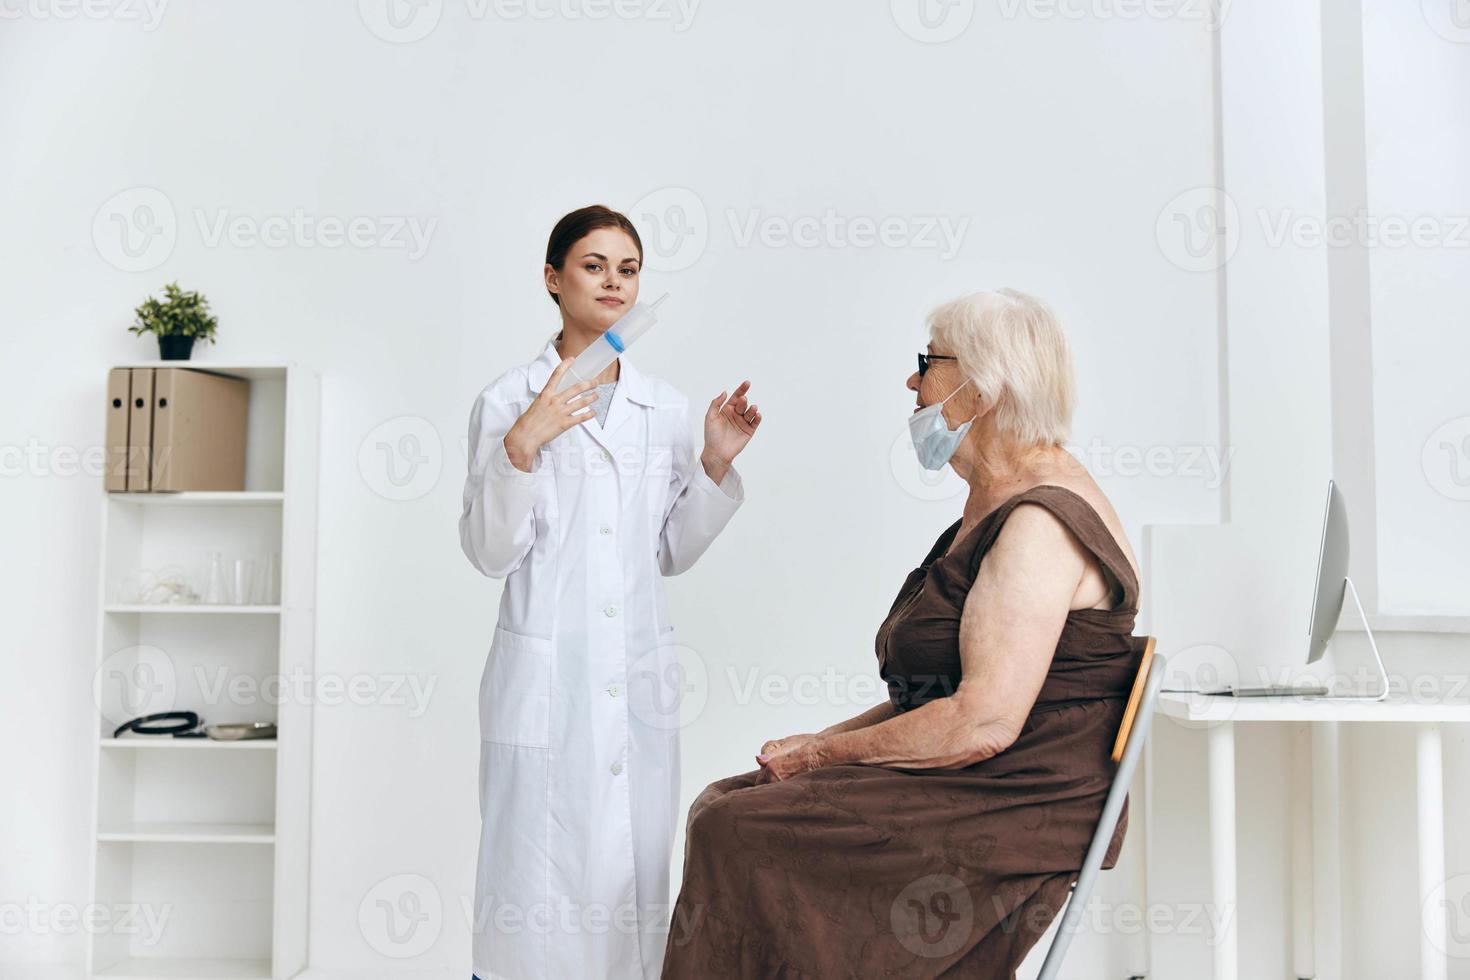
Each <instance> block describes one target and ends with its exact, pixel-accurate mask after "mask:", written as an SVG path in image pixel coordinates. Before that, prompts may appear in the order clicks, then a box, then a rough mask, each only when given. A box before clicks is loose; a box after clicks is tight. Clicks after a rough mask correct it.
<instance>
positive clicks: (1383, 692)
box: [1313, 578, 1388, 701]
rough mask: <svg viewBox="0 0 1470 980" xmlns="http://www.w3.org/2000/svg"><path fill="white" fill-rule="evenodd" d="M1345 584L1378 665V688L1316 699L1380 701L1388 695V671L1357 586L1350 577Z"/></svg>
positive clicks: (1345, 580) (1319, 696) (1317, 699)
mask: <svg viewBox="0 0 1470 980" xmlns="http://www.w3.org/2000/svg"><path fill="white" fill-rule="evenodd" d="M1343 581H1344V582H1345V583H1346V584H1347V590H1348V594H1349V595H1351V596H1352V597H1353V605H1355V606H1357V607H1358V618H1359V619H1360V620H1362V621H1363V632H1364V633H1366V634H1367V635H1368V649H1370V650H1372V651H1373V662H1374V664H1375V665H1377V667H1378V682H1379V689H1378V693H1377V694H1335V695H1327V694H1324V695H1316V696H1315V697H1314V698H1313V700H1316V701H1382V700H1383V699H1384V698H1386V697H1388V671H1387V669H1385V668H1384V666H1383V655H1382V654H1380V653H1379V652H1378V641H1377V640H1375V639H1374V638H1373V627H1372V626H1371V625H1369V623H1368V612H1367V610H1365V609H1364V608H1363V600H1362V599H1360V598H1358V588H1357V586H1355V585H1353V580H1352V579H1351V578H1346V579H1343Z"/></svg>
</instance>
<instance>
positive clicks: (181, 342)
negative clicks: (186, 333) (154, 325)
mask: <svg viewBox="0 0 1470 980" xmlns="http://www.w3.org/2000/svg"><path fill="white" fill-rule="evenodd" d="M193 350H194V338H193V337H181V336H178V335H174V336H166V337H159V338H158V356H159V357H161V358H163V359H164V360H165V361H187V360H188V359H189V354H190V353H191V352H193Z"/></svg>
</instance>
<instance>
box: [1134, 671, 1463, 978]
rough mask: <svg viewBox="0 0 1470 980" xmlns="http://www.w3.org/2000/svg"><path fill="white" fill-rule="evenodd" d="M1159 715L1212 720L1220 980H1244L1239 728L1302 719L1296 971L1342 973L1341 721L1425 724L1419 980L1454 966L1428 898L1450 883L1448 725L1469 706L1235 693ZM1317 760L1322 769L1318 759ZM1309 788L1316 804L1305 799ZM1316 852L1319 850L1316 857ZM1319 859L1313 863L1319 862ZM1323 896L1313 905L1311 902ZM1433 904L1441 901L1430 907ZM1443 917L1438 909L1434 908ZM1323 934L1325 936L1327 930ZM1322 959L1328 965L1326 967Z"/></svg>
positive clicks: (1296, 808) (1166, 708)
mask: <svg viewBox="0 0 1470 980" xmlns="http://www.w3.org/2000/svg"><path fill="white" fill-rule="evenodd" d="M1159 711H1160V712H1161V713H1163V714H1165V715H1167V716H1169V717H1171V718H1179V719H1181V720H1186V721H1195V722H1204V723H1207V724H1209V725H1210V727H1209V729H1208V735H1207V738H1208V745H1209V750H1208V757H1209V763H1208V765H1209V808H1210V873H1211V876H1212V884H1211V898H1212V901H1213V902H1214V903H1215V908H1216V909H1217V910H1220V911H1222V912H1226V913H1229V918H1228V919H1225V920H1224V921H1226V922H1227V923H1228V925H1226V927H1225V934H1224V935H1221V936H1219V937H1217V940H1218V942H1217V945H1216V946H1215V947H1214V951H1213V952H1214V980H1237V977H1238V975H1239V974H1238V969H1239V936H1238V935H1237V933H1236V922H1237V921H1238V915H1237V914H1236V912H1237V905H1236V888H1235V725H1236V724H1237V723H1246V722H1289V723H1290V722H1295V723H1307V724H1303V725H1301V728H1300V730H1299V731H1298V733H1297V737H1296V738H1295V739H1294V751H1293V770H1294V771H1293V779H1292V783H1293V786H1294V793H1295V794H1298V795H1296V796H1294V798H1293V807H1292V834H1291V843H1292V859H1291V867H1292V881H1293V886H1294V887H1293V889H1292V892H1293V896H1292V948H1293V957H1294V960H1295V966H1296V969H1295V972H1296V975H1297V976H1298V977H1315V976H1317V975H1318V969H1319V966H1325V969H1323V970H1322V971H1321V975H1323V976H1329V977H1330V976H1338V975H1341V972H1342V971H1341V965H1340V961H1339V957H1340V935H1339V931H1338V923H1339V921H1340V920H1339V910H1338V901H1339V898H1338V890H1339V889H1338V888H1337V887H1336V885H1337V883H1338V882H1337V878H1338V875H1339V872H1340V869H1338V868H1337V866H1336V864H1337V854H1338V850H1337V844H1338V840H1339V836H1340V829H1339V828H1340V820H1339V814H1338V806H1337V793H1336V787H1337V765H1338V753H1337V727H1336V725H1335V724H1333V723H1336V722H1350V723H1362V722H1409V723H1411V724H1414V725H1415V726H1416V728H1417V737H1416V752H1415V755H1416V759H1417V771H1418V793H1417V794H1416V806H1417V811H1418V827H1419V833H1418V847H1419V899H1420V903H1421V904H1420V915H1421V930H1420V935H1419V976H1420V978H1421V980H1445V977H1446V975H1447V973H1448V970H1449V957H1448V954H1447V953H1446V952H1445V951H1446V950H1447V949H1448V945H1447V938H1448V937H1447V936H1446V924H1445V916H1444V914H1443V909H1442V908H1440V907H1439V906H1438V904H1437V903H1425V899H1426V898H1428V896H1429V894H1430V893H1431V891H1432V890H1433V889H1434V888H1436V887H1438V886H1439V885H1440V884H1441V883H1442V882H1443V881H1444V879H1445V860H1444V771H1443V765H1442V757H1443V747H1442V743H1441V736H1440V728H1439V724H1440V722H1446V721H1461V722H1470V703H1466V702H1434V703H1425V702H1412V701H1406V700H1402V699H1399V700H1394V699H1393V698H1390V700H1388V701H1382V702H1378V703H1373V702H1350V701H1314V700H1311V699H1307V698H1239V699H1237V698H1230V697H1213V696H1208V695H1199V694H1163V695H1160V698H1159ZM1314 761H1315V765H1314ZM1305 787H1310V791H1311V795H1310V800H1311V802H1312V804H1313V805H1312V806H1311V807H1310V808H1309V807H1307V806H1303V805H1301V804H1302V802H1303V801H1302V799H1301V795H1302V794H1305V793H1306V792H1307V791H1306V789H1305ZM1314 852H1315V853H1314ZM1314 857H1315V860H1314ZM1313 898H1315V899H1316V901H1315V902H1313V901H1312V899H1313ZM1426 904H1431V905H1433V907H1432V908H1426ZM1436 913H1437V914H1436ZM1323 933H1327V935H1326V936H1324V935H1323ZM1319 960H1323V961H1325V963H1319Z"/></svg>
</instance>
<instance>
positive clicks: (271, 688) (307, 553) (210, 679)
mask: <svg viewBox="0 0 1470 980" xmlns="http://www.w3.org/2000/svg"><path fill="white" fill-rule="evenodd" d="M120 366H122V367H188V368H192V369H195V370H201V371H211V372H214V373H217V374H226V375H231V376H233V377H239V378H245V379H246V380H248V381H249V382H250V414H249V417H248V420H247V427H246V428H247V435H246V459H245V490H243V491H234V492H186V493H103V500H102V503H101V506H102V521H101V528H102V540H101V550H100V557H101V572H100V582H99V589H98V606H99V610H100V611H99V616H98V627H97V653H96V664H95V666H96V686H95V693H96V697H97V704H98V708H99V710H98V713H97V716H96V718H97V720H96V722H95V724H96V726H97V736H98V738H97V750H96V752H95V753H94V759H93V763H94V765H93V772H94V775H95V787H96V788H95V793H94V796H93V821H92V828H93V840H92V841H91V844H90V847H91V883H92V902H93V903H95V904H96V905H98V906H101V907H103V908H106V909H108V910H109V911H110V913H111V914H112V915H113V916H114V917H115V918H114V921H121V919H120V917H121V916H123V915H130V916H132V924H133V926H134V928H131V929H123V928H121V927H118V928H113V929H108V930H89V932H88V943H87V975H88V976H89V977H95V978H100V980H105V978H128V980H144V978H160V980H163V978H167V980H217V978H240V980H286V978H289V977H292V976H295V975H296V974H297V973H299V972H301V970H303V969H304V968H305V966H306V957H307V927H308V922H307V913H308V905H307V884H308V880H307V875H308V867H309V862H308V858H309V849H310V839H309V836H310V805H311V733H312V730H311V692H312V690H313V683H314V681H315V672H314V663H315V655H314V644H315V620H316V609H315V607H316V552H317V536H316V520H317V470H318V458H319V456H318V454H319V431H320V405H321V382H320V378H319V376H318V375H317V374H316V373H315V372H314V371H312V370H310V369H309V368H306V367H303V366H301V365H298V364H294V363H285V364H216V363H211V362H207V361H199V362H195V361H187V362H181V361H168V362H162V361H156V362H145V363H140V364H128V365H120ZM99 388H100V379H99ZM101 403H102V401H101V398H100V397H99V399H98V405H99V406H100V405H101ZM99 492H101V491H100V488H99ZM210 551H219V552H223V553H224V554H225V556H226V557H227V558H229V557H231V556H238V557H245V558H255V559H263V558H266V557H267V556H269V555H270V554H271V553H272V552H278V553H279V554H280V556H281V581H280V588H281V598H280V603H279V605H213V606H206V605H166V606H165V605H137V604H135V603H130V602H127V601H123V600H120V599H119V587H120V585H121V584H122V582H123V580H124V578H125V577H126V575H127V574H128V573H129V572H131V571H133V570H135V569H140V568H143V569H158V568H161V567H163V566H166V565H176V566H181V567H183V568H184V569H185V570H186V571H188V572H189V573H190V574H191V581H192V583H193V584H194V587H195V588H196V589H198V590H200V591H202V585H203V582H202V575H203V572H204V567H205V560H206V553H207V552H210ZM258 566H259V561H257V574H259V567H258ZM169 710H189V711H195V712H197V713H198V714H199V715H200V716H201V717H202V718H203V719H204V721H205V723H206V724H216V723H222V722H236V721H275V722H276V725H277V728H278V733H279V737H278V738H277V739H273V740H257V741H243V742H216V741H212V740H209V739H177V738H170V737H160V736H132V735H129V736H123V737H122V738H113V737H112V732H113V730H114V729H115V728H116V727H117V725H118V724H120V723H121V722H122V721H125V720H127V719H128V718H132V717H136V716H138V715H141V714H148V713H152V712H155V711H169Z"/></svg>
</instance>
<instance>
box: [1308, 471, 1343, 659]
mask: <svg viewBox="0 0 1470 980" xmlns="http://www.w3.org/2000/svg"><path fill="white" fill-rule="evenodd" d="M1349 546H1350V541H1349V537H1348V517H1347V506H1346V505H1345V504H1344V503H1343V500H1342V491H1341V490H1339V489H1337V484H1336V483H1335V482H1334V481H1332V480H1328V481H1327V511H1326V513H1325V515H1324V516H1323V518H1322V543H1321V545H1320V546H1319V547H1318V550H1317V584H1316V587H1315V588H1313V590H1312V617H1311V619H1310V620H1308V622H1307V636H1308V637H1309V643H1308V646H1307V663H1309V664H1314V663H1316V662H1317V661H1318V660H1321V659H1322V655H1323V654H1324V653H1326V652H1327V641H1329V640H1331V639H1332V634H1333V631H1334V630H1336V629H1337V618H1338V616H1340V615H1341V614H1342V601H1343V598H1344V597H1345V596H1346V595H1347V578H1348V552H1349Z"/></svg>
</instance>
